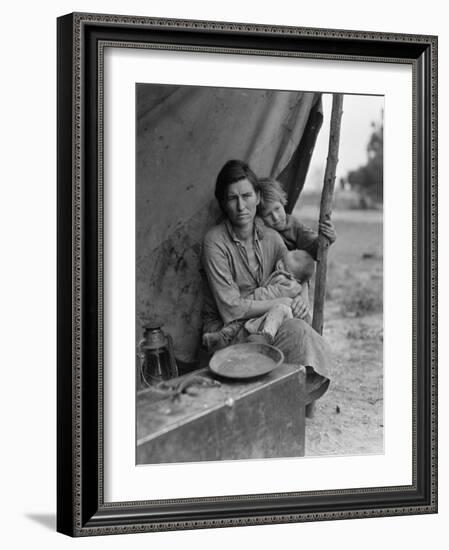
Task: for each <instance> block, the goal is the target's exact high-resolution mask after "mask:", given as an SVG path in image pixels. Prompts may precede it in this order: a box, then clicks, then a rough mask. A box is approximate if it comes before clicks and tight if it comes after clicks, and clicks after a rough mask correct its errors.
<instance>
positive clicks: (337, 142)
mask: <svg viewBox="0 0 449 550" xmlns="http://www.w3.org/2000/svg"><path fill="white" fill-rule="evenodd" d="M135 98H136V99H135V113H136V152H135V163H136V182H135V185H136V193H135V197H136V201H135V202H136V204H135V214H136V215H135V220H136V222H135V234H136V240H135V242H136V250H135V258H136V270H135V273H136V281H135V282H136V296H135V299H136V464H138V465H139V464H164V463H185V462H201V461H228V460H243V459H244V460H248V459H270V458H289V457H303V456H305V457H314V456H320V457H323V456H324V457H325V456H332V457H338V456H354V455H355V456H364V455H375V454H382V453H383V452H384V406H383V396H384V383H383V380H384V371H383V369H384V361H383V352H384V349H383V138H384V135H383V134H384V97H383V96H382V95H357V94H347V93H345V94H342V93H339V92H338V90H336V91H334V90H330V91H316V92H310V91H301V90H295V91H292V90H272V89H269V90H268V89H244V88H230V87H229V88H224V87H207V86H186V85H173V84H158V83H144V82H139V83H137V84H136V89H135Z"/></svg>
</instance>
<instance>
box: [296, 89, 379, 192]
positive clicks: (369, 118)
mask: <svg viewBox="0 0 449 550" xmlns="http://www.w3.org/2000/svg"><path fill="white" fill-rule="evenodd" d="M383 106H384V98H383V97H382V96H368V95H345V96H344V99H343V117H342V121H341V134H340V152H339V160H338V165H337V180H336V181H337V182H338V180H339V178H340V177H343V176H345V175H346V174H347V172H348V171H349V170H354V169H355V168H358V167H359V166H361V165H363V164H365V162H366V158H367V157H366V146H367V144H368V141H369V138H370V135H371V132H372V127H371V123H372V122H376V123H379V122H380V121H381V118H382V109H383ZM331 110H332V94H323V114H324V120H323V125H322V127H321V130H320V133H319V135H318V139H317V142H316V146H315V150H314V152H313V155H312V160H311V164H310V168H309V173H308V175H307V180H306V184H305V188H304V190H305V191H308V190H311V189H314V188H316V187H318V188H321V187H322V185H323V179H324V170H325V168H326V159H327V151H328V147H329V128H330V115H331Z"/></svg>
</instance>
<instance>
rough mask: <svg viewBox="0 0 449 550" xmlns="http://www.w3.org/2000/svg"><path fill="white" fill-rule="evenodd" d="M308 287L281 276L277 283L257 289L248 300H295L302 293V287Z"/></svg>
mask: <svg viewBox="0 0 449 550" xmlns="http://www.w3.org/2000/svg"><path fill="white" fill-rule="evenodd" d="M303 286H307V285H301V284H300V283H298V281H295V280H294V279H287V278H286V277H285V276H281V277H279V278H278V280H277V281H272V282H271V283H270V284H268V285H266V286H264V287H259V288H256V289H255V290H254V291H253V292H252V293H251V294H250V295H249V296H248V298H250V299H252V300H273V299H275V298H294V297H295V296H297V295H298V294H299V293H300V292H301V291H302V287H303Z"/></svg>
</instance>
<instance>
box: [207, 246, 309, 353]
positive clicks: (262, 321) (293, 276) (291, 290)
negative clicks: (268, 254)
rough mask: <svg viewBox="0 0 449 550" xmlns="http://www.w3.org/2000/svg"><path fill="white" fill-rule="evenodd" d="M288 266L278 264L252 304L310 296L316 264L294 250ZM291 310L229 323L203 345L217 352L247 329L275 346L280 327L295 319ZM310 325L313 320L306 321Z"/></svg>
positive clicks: (281, 306) (284, 308)
mask: <svg viewBox="0 0 449 550" xmlns="http://www.w3.org/2000/svg"><path fill="white" fill-rule="evenodd" d="M285 261H286V265H283V263H282V262H278V264H277V265H276V270H275V271H274V272H273V273H272V274H271V275H270V276H269V277H268V279H267V280H266V281H265V282H264V283H263V285H262V286H261V287H259V288H257V289H256V290H255V291H254V292H252V293H251V294H250V295H249V296H247V298H249V299H252V300H274V299H276V298H294V297H295V296H297V295H298V294H300V293H301V292H302V291H303V290H304V285H305V289H306V294H307V285H308V281H309V280H310V278H311V277H312V275H313V272H314V269H315V263H314V260H313V258H312V257H311V256H310V254H308V253H307V252H305V251H304V250H291V251H289V252H288V254H287V256H286V260H285ZM292 318H293V314H292V310H291V308H290V307H289V306H287V305H284V304H278V305H275V306H273V307H272V308H270V309H269V310H268V311H267V312H266V313H265V314H264V315H262V316H260V317H256V318H253V319H248V320H246V321H245V320H237V321H232V322H231V323H228V324H227V325H225V326H223V328H222V329H221V330H219V331H217V332H206V333H204V334H203V345H204V346H205V348H206V349H207V350H208V351H216V350H219V349H222V348H225V347H226V346H228V345H229V344H230V343H231V342H232V340H233V338H234V337H235V336H236V335H237V333H238V332H239V331H240V330H241V328H242V327H243V326H244V327H245V329H246V330H247V331H248V332H249V333H250V334H258V335H262V336H263V337H264V339H265V340H266V341H267V342H268V343H270V344H271V343H272V342H273V340H274V337H275V336H276V333H277V331H278V329H279V327H280V326H281V325H282V323H283V322H284V321H285V320H286V319H292ZM305 320H306V321H307V322H310V313H309V318H308V319H307V318H306V319H305Z"/></svg>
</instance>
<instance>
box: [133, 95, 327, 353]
mask: <svg viewBox="0 0 449 550" xmlns="http://www.w3.org/2000/svg"><path fill="white" fill-rule="evenodd" d="M321 123H322V111H321V94H318V93H309V92H291V91H274V90H248V89H234V88H209V87H193V86H173V85H159V84H138V85H137V87H136V315H137V323H136V332H137V334H136V338H137V339H139V338H140V337H141V334H142V328H141V326H142V323H144V322H145V321H147V320H150V319H155V318H157V319H159V320H160V321H162V322H163V323H164V330H166V331H167V332H169V333H170V334H171V335H172V337H173V340H174V347H175V354H176V357H177V358H178V359H179V360H181V361H183V362H194V361H195V360H196V358H197V355H198V350H199V345H200V332H201V306H202V280H201V276H200V271H199V268H200V262H199V259H200V247H201V241H202V238H203V236H204V234H205V232H206V231H207V230H208V229H209V228H210V227H211V226H212V225H214V224H215V223H216V222H217V221H218V219H219V216H220V215H219V210H218V207H217V205H216V201H215V198H214V186H215V179H216V176H217V174H218V172H219V170H220V168H221V167H222V166H223V164H224V163H225V162H226V161H227V160H229V159H232V158H235V159H241V160H245V161H246V162H248V163H249V164H250V166H251V168H252V169H253V170H254V171H255V173H256V174H257V175H258V176H260V177H265V176H273V177H276V178H278V179H280V180H281V182H282V184H283V186H284V189H285V190H286V192H287V194H288V209H289V210H292V208H293V207H294V205H295V203H296V201H297V199H298V196H299V194H300V192H301V190H302V187H303V185H304V181H305V176H306V173H307V169H308V166H309V162H310V157H311V155H312V152H313V148H314V145H315V140H316V137H317V134H318V131H319V129H320V127H321Z"/></svg>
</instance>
